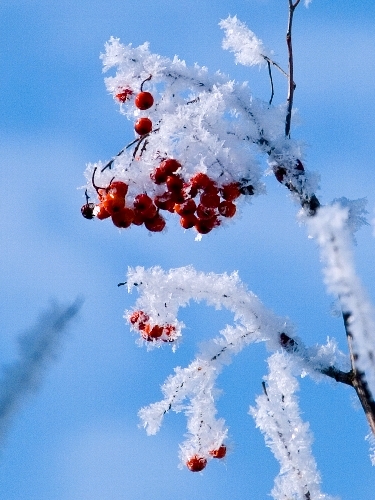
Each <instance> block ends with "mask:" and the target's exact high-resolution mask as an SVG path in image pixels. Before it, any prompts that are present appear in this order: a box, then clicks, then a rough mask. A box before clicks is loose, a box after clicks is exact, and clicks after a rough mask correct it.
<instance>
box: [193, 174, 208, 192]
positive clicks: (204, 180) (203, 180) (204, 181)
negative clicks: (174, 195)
mask: <svg viewBox="0 0 375 500" xmlns="http://www.w3.org/2000/svg"><path fill="white" fill-rule="evenodd" d="M190 183H191V185H192V187H194V188H196V189H206V188H207V187H208V186H209V185H210V184H213V181H212V180H211V179H210V178H209V177H208V175H207V174H204V173H202V172H198V173H197V174H195V175H193V177H192V178H191V179H190Z"/></svg>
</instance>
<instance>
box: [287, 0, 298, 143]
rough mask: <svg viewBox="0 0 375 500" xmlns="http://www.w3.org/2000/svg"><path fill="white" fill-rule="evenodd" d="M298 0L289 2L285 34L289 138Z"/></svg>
mask: <svg viewBox="0 0 375 500" xmlns="http://www.w3.org/2000/svg"><path fill="white" fill-rule="evenodd" d="M299 2H300V0H297V1H296V2H295V3H293V1H292V0H289V17H288V29H287V32H286V44H287V47H288V69H289V71H288V98H287V101H286V102H287V111H286V118H285V135H286V137H289V136H290V126H291V122H292V108H293V97H294V91H295V88H296V84H295V83H294V66H293V44H292V26H293V14H294V11H295V9H296V7H297V5H298V4H299Z"/></svg>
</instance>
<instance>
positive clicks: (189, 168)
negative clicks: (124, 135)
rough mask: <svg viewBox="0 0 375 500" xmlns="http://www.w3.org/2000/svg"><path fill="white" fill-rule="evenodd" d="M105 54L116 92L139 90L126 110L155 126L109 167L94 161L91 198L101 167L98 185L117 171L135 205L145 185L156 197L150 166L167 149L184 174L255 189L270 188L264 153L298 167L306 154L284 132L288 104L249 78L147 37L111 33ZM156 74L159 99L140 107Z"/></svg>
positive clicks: (155, 91) (306, 184)
mask: <svg viewBox="0 0 375 500" xmlns="http://www.w3.org/2000/svg"><path fill="white" fill-rule="evenodd" d="M223 22H224V21H223ZM228 22H229V21H228ZM224 23H225V22H224ZM244 29H245V28H244ZM246 29H247V28H246ZM101 57H102V60H103V67H104V71H109V70H110V69H113V68H114V69H115V70H116V73H115V74H114V76H109V77H107V78H106V79H105V82H106V86H107V89H108V91H109V92H110V93H111V94H112V95H113V97H114V98H115V99H116V97H115V96H116V94H118V92H120V91H121V90H124V89H129V90H131V91H132V92H133V93H132V94H131V95H129V98H128V99H127V100H126V102H124V103H122V104H119V106H120V111H121V112H122V113H123V114H124V115H125V116H126V117H127V118H128V119H129V120H131V121H133V122H134V121H135V120H136V119H138V118H139V117H140V116H147V117H148V118H150V119H151V121H152V123H153V131H152V133H150V134H149V135H148V136H147V140H144V141H143V142H142V144H141V146H142V147H139V149H138V150H137V151H136V150H135V149H136V146H137V143H134V144H132V145H130V144H131V143H132V141H133V139H134V136H132V137H129V139H128V140H127V141H126V144H128V145H129V147H128V148H126V147H125V148H124V149H123V150H122V151H121V153H120V154H119V155H118V156H116V157H114V158H113V161H112V163H111V165H110V168H109V167H108V168H106V169H105V170H104V171H103V172H101V170H102V169H103V167H104V166H105V165H106V163H105V162H98V163H95V164H89V165H88V166H87V169H86V172H85V175H86V179H87V186H86V188H87V192H88V194H89V195H90V197H91V199H92V200H94V199H95V198H96V196H97V193H96V190H95V189H94V187H93V185H92V182H91V181H92V173H93V171H94V169H95V168H96V174H95V183H96V185H97V186H100V187H106V186H108V185H109V183H110V181H111V179H113V178H115V179H116V180H119V181H123V182H125V183H127V184H128V185H129V190H128V193H127V196H126V203H127V206H132V202H133V200H134V196H136V195H137V194H139V193H142V192H147V194H148V195H149V196H151V197H152V198H153V197H154V196H157V195H160V194H162V193H163V192H164V191H165V186H162V185H156V184H155V183H153V182H152V180H151V179H150V173H151V172H152V171H153V170H154V168H155V167H156V166H157V165H159V164H160V162H161V160H162V159H163V158H166V157H170V158H176V159H177V160H178V161H179V162H180V163H181V164H182V169H181V171H180V172H178V174H179V175H180V176H181V177H182V178H183V180H184V181H185V182H188V181H189V180H190V179H191V177H192V176H193V175H194V174H196V173H197V172H203V173H207V174H208V175H209V176H210V178H211V179H212V180H214V181H215V182H216V183H217V184H218V186H219V187H220V186H223V185H224V184H227V183H231V182H239V183H240V185H241V186H242V187H247V186H252V188H251V191H252V193H253V194H254V195H259V194H263V193H264V192H265V187H264V183H263V182H262V181H261V176H262V171H261V169H260V166H259V163H258V159H259V153H262V154H266V155H269V156H270V158H271V160H272V161H273V162H274V163H277V164H278V165H282V166H285V167H287V168H288V169H291V170H293V166H294V165H295V162H296V159H297V158H301V146H300V144H299V143H298V142H297V141H294V140H291V139H289V138H286V137H285V133H284V132H285V131H284V129H285V113H286V109H285V105H281V106H276V107H275V106H269V105H268V104H267V103H263V102H261V101H259V100H256V99H254V98H253V96H252V94H251V92H250V90H249V88H248V86H247V84H246V83H238V82H235V81H233V80H230V79H229V78H228V77H227V76H225V75H223V74H221V73H219V72H217V73H215V74H210V73H209V72H208V70H207V68H204V67H200V66H198V65H195V66H193V67H188V66H186V64H185V62H184V61H182V60H180V59H178V58H177V57H175V58H174V59H168V58H166V57H162V56H160V55H157V54H153V53H152V52H150V50H149V45H148V44H147V43H145V44H143V45H140V46H139V47H132V46H131V45H123V44H121V43H120V41H119V40H118V39H116V38H111V39H110V40H109V42H108V43H107V44H106V52H105V54H103V55H102V56H101ZM150 75H152V76H151V79H150V80H147V81H146V82H145V83H144V87H143V90H147V91H149V92H151V93H152V95H153V97H154V105H153V106H152V107H151V108H150V109H148V110H147V111H146V112H145V111H140V110H139V109H138V108H137V107H136V106H135V105H134V97H135V95H136V94H137V93H138V92H139V91H140V87H141V84H142V82H143V81H144V80H146V79H147V78H149V77H150ZM137 138H138V139H139V136H137V135H136V139H137ZM120 146H121V147H123V146H124V144H122V145H120ZM119 149H120V148H119ZM302 178H303V179H302ZM308 179H309V175H308V174H307V173H306V172H305V173H304V175H300V176H299V181H300V182H302V185H301V189H302V190H303V191H306V196H307V197H308V196H309V195H310V194H311V193H310V192H309V191H311V189H310V184H311V183H309V181H308Z"/></svg>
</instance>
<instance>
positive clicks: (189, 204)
mask: <svg viewBox="0 0 375 500" xmlns="http://www.w3.org/2000/svg"><path fill="white" fill-rule="evenodd" d="M196 209H197V205H196V203H195V201H194V200H192V199H191V198H190V199H189V200H187V201H185V202H184V203H176V205H175V206H174V210H175V212H176V213H177V214H178V215H181V216H182V217H183V216H185V215H189V214H194V213H195V211H196Z"/></svg>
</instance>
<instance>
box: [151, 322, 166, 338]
mask: <svg viewBox="0 0 375 500" xmlns="http://www.w3.org/2000/svg"><path fill="white" fill-rule="evenodd" d="M162 333H163V327H162V326H159V325H155V326H153V327H152V328H151V331H150V333H149V336H150V337H151V338H152V339H157V338H159V337H161V336H162Z"/></svg>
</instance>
